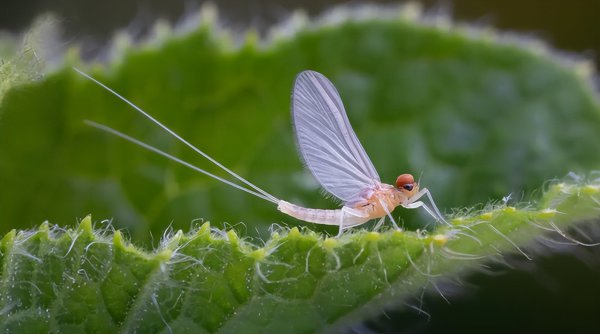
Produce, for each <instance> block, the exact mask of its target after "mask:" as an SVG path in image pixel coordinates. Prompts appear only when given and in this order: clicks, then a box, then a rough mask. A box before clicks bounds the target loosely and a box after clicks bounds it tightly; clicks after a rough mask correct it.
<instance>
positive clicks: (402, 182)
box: [396, 174, 415, 191]
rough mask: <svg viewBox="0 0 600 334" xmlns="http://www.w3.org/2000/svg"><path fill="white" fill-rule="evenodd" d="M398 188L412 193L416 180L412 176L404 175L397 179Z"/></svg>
mask: <svg viewBox="0 0 600 334" xmlns="http://www.w3.org/2000/svg"><path fill="white" fill-rule="evenodd" d="M396 187H398V188H400V189H404V190H408V191H411V190H413V188H414V187H415V178H414V177H413V176H412V175H410V174H402V175H400V176H398V178H397V179H396Z"/></svg>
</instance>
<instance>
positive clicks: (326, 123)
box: [75, 68, 446, 234]
mask: <svg viewBox="0 0 600 334" xmlns="http://www.w3.org/2000/svg"><path fill="white" fill-rule="evenodd" d="M75 71H77V72H78V73H79V74H81V75H83V76H84V77H86V78H88V79H89V80H91V81H93V82H95V83H96V84H98V85H100V86H101V87H103V88H104V89H106V90H107V91H109V92H110V93H112V94H114V95H115V96H116V97H118V98H119V99H121V100H123V101H124V102H126V103H127V104H129V105H130V106H131V107H133V108H134V109H135V110H137V111H138V112H140V113H141V114H142V115H144V116H145V117H146V118H148V119H149V120H151V121H152V122H154V123H155V124H156V125H158V126H159V127H161V128H162V129H163V130H165V131H166V132H168V133H169V134H170V135H172V136H173V137H175V138H176V139H177V140H179V141H180V142H182V143H183V144H185V145H187V146H188V147H190V148H191V149H193V150H194V151H196V152H197V153H198V154H200V155H202V156H203V157H205V158H206V159H208V160H209V161H211V162H212V163H214V164H215V165H217V166H218V167H219V168H221V169H222V170H223V171H225V172H227V173H228V174H230V175H231V176H233V177H234V178H236V179H237V180H239V181H240V182H242V183H243V184H244V185H240V184H237V183H234V182H231V181H229V180H226V179H223V178H221V177H219V176H217V175H214V174H212V173H209V172H207V171H205V170H203V169H201V168H199V167H196V166H194V165H192V164H190V163H188V162H186V161H183V160H181V159H179V158H177V157H174V156H172V155H170V154H168V153H166V152H164V151H161V150H159V149H157V148H155V147H153V146H150V145H148V144H146V143H143V142H141V141H139V140H137V139H135V138H133V137H130V136H128V135H126V134H124V133H121V132H119V131H117V130H115V129H112V128H110V127H108V126H105V125H102V124H98V123H95V122H91V121H86V123H87V124H88V125H91V126H93V127H96V128H98V129H100V130H103V131H106V132H108V133H111V134H113V135H116V136H118V137H121V138H123V139H125V140H128V141H130V142H132V143H134V144H137V145H139V146H141V147H143V148H146V149H148V150H150V151H153V152H155V153H158V154H160V155H162V156H164V157H166V158H168V159H171V160H173V161H175V162H177V163H180V164H182V165H184V166H186V167H189V168H191V169H194V170H196V171H198V172H200V173H202V174H205V175H208V176H210V177H212V178H214V179H217V180H219V181H221V182H223V183H226V184H228V185H230V186H232V187H235V188H237V189H240V190H242V191H245V192H247V193H250V194H252V195H254V196H256V197H259V198H262V199H264V200H266V201H269V202H272V203H274V204H276V205H277V209H278V210H279V211H281V212H283V213H285V214H288V215H290V216H292V217H294V218H297V219H299V220H303V221H307V222H312V223H317V224H325V225H337V226H339V233H340V234H341V233H342V231H343V230H345V229H348V228H350V227H353V226H357V225H360V224H364V223H366V222H368V221H370V220H373V219H377V218H379V222H378V223H377V225H376V228H378V227H379V226H381V224H383V222H384V220H385V217H389V218H390V220H391V222H392V224H393V225H394V227H395V228H396V229H399V227H398V225H397V224H396V221H395V220H394V218H393V217H392V214H391V212H392V211H393V210H394V209H395V208H396V207H398V206H402V207H404V208H407V209H414V208H419V207H421V208H423V209H425V211H426V212H427V213H428V214H429V215H431V216H432V217H433V218H434V219H436V220H438V221H442V222H444V223H445V222H446V221H445V220H444V218H443V217H442V214H441V213H440V211H439V210H438V208H437V206H436V205H435V203H434V201H433V198H432V197H431V194H430V193H429V190H427V188H420V187H419V183H418V182H416V181H415V179H414V178H413V176H412V175H411V174H402V175H400V176H398V178H397V179H396V184H395V186H393V185H389V184H385V183H382V182H381V180H380V178H379V175H378V174H377V171H376V170H375V167H373V164H372V163H371V160H370V159H369V157H368V156H367V153H366V152H365V150H364V149H363V147H362V145H361V144H360V142H359V141H358V138H357V137H356V134H355V133H354V131H353V130H352V127H351V126H350V122H349V121H348V117H347V116H346V112H345V110H344V106H343V104H342V100H341V98H340V95H339V94H338V92H337V90H336V89H335V87H334V86H333V84H332V83H331V82H330V81H329V80H328V79H327V78H326V77H325V76H324V75H322V74H320V73H317V72H314V71H304V72H301V73H300V74H299V75H298V76H297V77H296V81H295V84H294V89H293V94H292V121H293V123H294V128H295V132H296V142H297V145H298V149H299V151H300V155H301V156H302V159H303V160H304V163H305V164H306V166H307V167H308V170H310V172H311V173H312V175H313V176H314V177H315V178H316V179H317V181H318V182H319V183H320V184H321V186H322V187H323V188H325V190H326V191H327V192H329V193H330V194H332V195H333V196H335V197H337V198H338V199H340V200H341V201H342V202H343V206H342V208H341V209H336V210H322V209H310V208H304V207H301V206H298V205H295V204H292V203H289V202H286V201H284V200H281V199H278V198H276V197H275V196H273V195H271V194H269V193H268V192H266V191H264V190H263V189H261V188H259V187H257V186H256V185H254V184H252V183H251V182H249V181H248V180H246V179H244V178H242V177H241V176H239V175H238V174H236V173H234V172H233V171H231V170H230V169H228V168H227V167H225V166H223V165H222V164H221V163H219V162H218V161H216V160H215V159H213V158H212V157H210V156H209V155H207V154H206V153H204V152H203V151H201V150H200V149H198V148H197V147H195V146H194V145H192V144H190V143H189V142H188V141H186V140H185V139H183V138H182V137H181V136H179V135H178V134H177V133H175V132H174V131H172V130H171V129H169V128H168V127H166V126H165V125H164V124H162V123H160V122H159V121H158V120H156V119H155V118H154V117H152V116H150V115H149V114H148V113H146V112H145V111H143V110H142V109H141V108H139V107H138V106H136V105H135V104H133V103H132V102H130V101H129V100H127V99H126V98H124V97H123V96H121V95H119V94H118V93H117V92H115V91H114V90H112V89H111V88H109V87H107V86H106V85H104V84H102V83H101V82H99V81H98V80H96V79H94V78H92V77H91V76H89V75H87V74H85V73H83V72H82V71H80V70H78V69H76V68H75ZM423 196H426V197H427V199H428V200H429V203H430V205H431V207H429V206H428V205H427V204H425V203H424V202H423V201H420V200H419V199H421V198H422V197H423Z"/></svg>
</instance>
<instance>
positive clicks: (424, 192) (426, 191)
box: [402, 188, 448, 224]
mask: <svg viewBox="0 0 600 334" xmlns="http://www.w3.org/2000/svg"><path fill="white" fill-rule="evenodd" d="M424 195H427V198H428V199H429V203H430V204H431V207H432V208H433V211H432V212H430V211H431V209H430V208H429V207H428V206H426V205H425V204H422V205H423V206H424V208H426V209H425V211H427V212H428V213H429V214H430V215H431V216H432V217H433V218H435V219H436V220H441V221H442V222H444V223H445V224H448V222H447V221H446V220H445V219H444V216H442V213H441V212H440V210H439V209H438V207H437V205H435V202H434V201H433V197H431V193H430V192H429V189H427V188H423V189H421V190H419V192H418V193H416V194H415V195H414V196H412V197H411V198H410V199H409V200H408V203H407V204H405V205H402V206H403V207H405V208H408V209H412V208H418V207H420V206H422V205H418V206H414V207H410V205H411V204H414V203H417V200H418V199H419V198H421V197H423V196H424Z"/></svg>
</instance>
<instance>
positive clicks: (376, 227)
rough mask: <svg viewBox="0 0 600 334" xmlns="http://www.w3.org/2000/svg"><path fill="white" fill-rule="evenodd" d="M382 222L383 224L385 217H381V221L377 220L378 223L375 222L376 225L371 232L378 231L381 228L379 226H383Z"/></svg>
mask: <svg viewBox="0 0 600 334" xmlns="http://www.w3.org/2000/svg"><path fill="white" fill-rule="evenodd" d="M384 222H385V216H383V217H381V219H379V221H377V224H375V227H374V228H373V231H378V230H379V228H381V225H383V223H384Z"/></svg>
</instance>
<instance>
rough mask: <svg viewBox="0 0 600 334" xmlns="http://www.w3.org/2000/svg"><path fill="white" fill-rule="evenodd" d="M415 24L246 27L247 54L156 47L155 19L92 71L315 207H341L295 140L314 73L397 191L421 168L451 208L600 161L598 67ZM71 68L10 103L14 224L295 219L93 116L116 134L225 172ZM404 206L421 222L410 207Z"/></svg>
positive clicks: (7, 209) (196, 43) (404, 20)
mask: <svg viewBox="0 0 600 334" xmlns="http://www.w3.org/2000/svg"><path fill="white" fill-rule="evenodd" d="M205 13H206V11H205ZM207 15H208V14H207ZM411 15H413V14H411V12H410V11H409V10H405V11H404V12H403V14H402V13H400V12H393V13H391V14H390V15H389V16H388V17H387V18H377V19H376V18H374V17H372V18H369V17H368V16H367V17H363V18H361V19H355V20H348V21H346V22H341V23H339V24H336V25H335V26H331V25H329V24H327V23H323V24H321V25H310V26H306V27H305V28H297V29H296V31H285V30H280V33H279V36H280V37H277V33H276V32H275V33H274V35H275V37H273V39H272V40H271V41H270V42H266V43H262V42H260V43H259V42H258V41H257V40H256V39H254V38H253V37H252V34H250V35H247V36H245V37H244V38H242V40H241V44H240V45H238V46H228V45H232V44H235V43H236V41H235V40H228V39H227V35H226V34H225V33H224V32H220V31H219V30H215V29H216V27H215V25H214V24H213V23H211V22H212V21H211V19H210V18H209V17H205V18H204V19H205V20H204V23H203V24H200V25H199V27H198V28H197V29H194V30H193V31H190V32H188V33H186V34H183V35H180V36H179V37H176V38H168V39H161V38H159V37H160V36H168V35H169V34H171V32H170V30H169V28H167V27H165V26H162V25H159V26H157V29H156V36H157V37H155V38H154V39H150V40H149V41H148V42H146V43H145V44H143V45H141V46H139V47H133V46H131V47H130V46H129V45H128V44H127V42H126V40H125V42H123V39H122V40H121V41H122V42H121V44H117V45H116V46H115V47H117V49H115V50H116V51H115V53H114V54H115V55H116V56H115V60H114V65H111V66H110V68H109V70H108V71H107V70H104V71H99V70H97V71H92V74H94V75H96V76H97V77H98V78H99V79H100V80H101V81H103V82H105V83H106V84H107V85H108V86H109V87H112V88H113V89H115V90H116V91H117V92H119V93H120V94H122V95H123V96H125V97H128V98H130V99H131V100H132V101H133V102H134V103H136V104H138V105H139V106H141V107H142V108H144V109H145V110H147V111H148V112H150V113H152V114H153V115H155V116H156V117H157V118H158V119H160V120H161V121H162V122H164V123H165V124H167V125H168V126H169V127H171V128H172V129H174V130H175V131H176V132H178V133H179V134H181V135H182V136H183V137H184V138H186V139H187V140H188V141H190V142H192V143H194V144H196V145H197V146H198V147H200V148H201V149H203V150H205V152H207V153H208V154H209V155H212V156H213V157H215V158H216V159H218V160H219V161H221V162H222V163H223V164H225V165H226V166H230V167H231V168H232V169H233V170H234V171H236V172H238V173H240V174H241V175H243V176H244V177H246V178H247V179H249V180H251V181H252V182H254V183H256V184H257V185H259V186H261V187H263V188H264V189H266V190H267V191H269V192H271V193H272V194H274V195H275V196H278V197H281V198H285V199H286V200H288V201H291V202H295V203H298V204H301V205H304V206H309V207H317V208H328V207H329V208H332V207H335V203H333V202H332V201H330V200H327V199H324V198H322V196H320V194H319V192H318V187H317V185H316V183H315V182H314V181H313V180H312V179H311V177H309V176H308V175H307V173H306V172H305V171H303V168H302V165H301V163H300V161H299V158H298V156H297V153H296V149H295V148H294V141H293V130H292V127H291V125H290V119H289V96H290V89H291V86H292V83H293V79H294V76H295V75H296V74H297V73H298V72H300V71H302V70H304V69H314V70H317V71H320V72H322V73H324V74H325V75H326V76H328V77H329V78H330V79H331V80H332V81H333V82H334V84H336V86H337V88H338V89H339V91H340V94H341V96H342V99H343V100H344V102H345V104H346V106H347V110H348V115H349V118H350V121H351V122H352V124H353V127H354V129H355V131H356V132H357V135H358V137H359V138H360V140H361V141H362V143H363V145H364V147H365V149H366V151H367V152H368V153H369V156H370V157H371V159H372V160H373V162H374V164H375V166H376V168H377V169H378V171H379V173H380V175H381V177H382V180H383V181H384V182H392V181H393V180H394V179H395V177H396V176H397V175H398V174H401V173H405V172H409V173H413V174H417V175H420V174H421V173H422V183H423V185H425V186H427V187H428V188H430V189H431V191H432V192H433V194H434V195H435V197H436V199H437V201H438V204H439V205H440V207H441V208H442V209H445V210H447V211H448V210H450V208H455V207H465V206H466V207H469V206H472V205H474V204H477V203H482V202H483V203H485V202H487V201H489V200H490V199H500V198H502V197H503V196H506V195H508V194H510V193H515V194H518V195H517V196H520V194H523V193H525V194H528V193H530V192H531V191H532V190H534V189H538V188H539V187H540V185H541V184H542V183H543V182H544V181H545V180H547V179H551V178H554V177H561V176H563V175H565V174H567V173H568V172H569V171H576V172H580V171H588V170H592V169H594V168H597V166H598V158H597V155H595V154H590V152H597V151H598V149H599V148H600V131H599V130H600V129H599V124H600V122H599V120H600V114H599V113H598V104H597V101H595V100H594V98H593V95H592V93H591V91H590V90H589V88H588V87H587V83H586V80H588V79H589V75H590V73H588V72H585V71H582V70H581V69H583V70H585V69H586V67H585V66H584V65H585V64H582V65H579V63H577V62H574V63H570V62H569V61H568V60H559V59H556V58H555V59H552V58H540V56H539V54H544V53H547V51H546V50H545V49H543V48H541V47H540V46H539V45H533V44H532V47H531V49H530V50H529V49H524V48H522V47H520V46H519V45H518V44H517V43H515V42H513V41H512V40H511V38H510V37H501V36H499V35H498V36H495V35H494V34H482V33H476V32H475V31H474V30H469V29H467V28H461V27H457V28H452V27H449V26H447V25H445V24H443V23H442V24H440V25H438V26H436V24H435V20H431V23H430V24H414V19H412V18H411V17H410V16H411ZM332 17H333V15H332ZM298 20H300V21H301V20H302V19H300V18H298ZM327 20H328V19H325V21H324V22H327ZM441 21H442V20H440V22H441ZM292 22H293V21H292ZM301 25H302V24H301ZM161 29H162V30H161ZM284 33H285V34H287V35H285V37H283V36H284V35H283V34H284ZM494 41H497V42H494ZM237 43H238V44H239V43H240V40H239V39H237ZM76 62H77V61H76V60H75V61H70V62H69V63H66V64H65V66H64V67H63V69H62V70H60V71H58V72H54V73H52V74H49V75H48V76H47V78H46V79H45V80H43V81H39V82H37V83H35V84H32V85H30V86H27V87H23V88H21V89H18V90H14V91H11V92H10V94H8V95H6V97H5V99H4V103H3V105H2V109H0V113H1V115H2V122H1V123H0V127H1V128H0V142H1V143H2V158H1V164H0V175H1V177H2V183H3V187H4V189H5V190H6V191H4V192H3V193H2V197H1V198H0V213H1V215H2V216H1V218H2V221H6V222H19V224H26V225H15V226H9V225H4V226H3V228H4V230H5V231H6V230H8V229H9V228H13V227H17V226H21V227H26V226H32V225H33V224H37V223H39V222H41V221H43V220H46V219H49V220H51V221H57V222H58V221H60V222H67V223H68V222H71V223H75V218H74V217H83V216H85V215H86V214H88V213H90V212H94V213H95V215H96V217H105V218H108V219H110V218H114V223H115V226H117V227H126V228H127V229H128V230H129V231H130V232H131V233H132V234H133V235H134V237H135V238H136V239H138V240H146V241H148V238H149V233H148V231H151V232H152V233H153V234H154V235H155V236H158V235H161V234H162V231H163V230H164V229H165V227H166V226H169V225H170V226H172V227H173V228H175V229H180V228H182V229H184V230H187V229H188V228H189V226H190V224H191V222H192V221H194V220H196V219H204V220H210V221H212V222H213V224H216V225H217V226H219V225H220V224H223V223H225V222H227V223H229V224H232V225H235V226H236V228H240V229H246V230H247V231H245V232H244V234H248V235H256V231H258V232H259V235H260V234H261V233H264V231H266V229H267V228H268V226H269V225H270V224H272V223H275V222H281V221H287V222H291V223H292V224H296V223H297V222H293V221H291V219H288V218H287V217H284V216H283V215H281V214H279V213H278V212H277V211H276V210H275V208H274V207H273V206H272V205H271V204H270V203H263V202H262V201H261V200H259V199H256V198H252V197H251V196H248V195H247V194H245V193H241V192H239V191H237V190H234V189H230V188H228V187H227V186H225V185H223V184H219V183H218V182H215V181H213V180H210V179H208V178H207V177H204V176H202V175H198V174H197V173H195V172H193V171H190V170H186V169H185V168H182V167H181V166H178V165H176V164H175V163H172V162H168V161H166V160H165V159H163V158H161V157H158V156H154V155H152V154H149V153H148V152H146V151H144V150H141V149H140V148H138V147H136V146H134V145H130V144H128V143H125V142H123V141H122V140H120V139H117V138H112V137H109V136H107V135H106V134H103V133H99V132H98V131H97V130H94V129H91V128H89V127H87V126H85V125H84V124H83V120H84V119H91V120H94V121H97V122H100V123H104V124H107V125H109V126H112V127H114V128H116V129H118V130H120V131H123V132H125V133H128V134H131V135H133V136H135V137H137V138H140V139H142V140H143V141H145V142H148V143H150V144H151V145H155V146H157V147H159V148H161V149H163V150H166V151H168V152H170V153H172V154H174V155H177V156H180V157H182V158H183V159H184V160H188V161H192V162H194V163H197V164H198V165H199V166H201V167H203V168H207V169H208V170H209V171H211V172H217V173H218V171H217V170H216V169H215V168H212V166H210V165H209V163H207V162H206V161H203V159H201V158H200V157H198V156H197V155H196V154H195V153H194V152H192V151H190V150H188V149H186V148H184V147H183V146H182V145H180V144H178V143H176V142H175V141H174V140H173V139H172V138H170V137H169V136H168V135H167V134H165V133H164V132H163V131H161V130H160V129H158V128H157V127H155V126H153V125H152V124H150V123H149V122H148V121H146V120H145V119H143V118H142V117H141V116H139V115H138V114H136V113H135V112H134V111H133V110H132V109H131V108H130V107H128V106H127V105H126V104H125V103H122V102H121V101H119V100H118V99H116V98H115V97H114V96H111V95H110V94H108V93H107V92H106V91H104V90H102V89H101V88H100V87H98V86H96V85H93V84H91V83H90V82H87V81H86V80H84V79H83V78H81V77H79V76H78V75H76V73H74V72H73V71H72V70H71V69H70V67H69V65H70V64H76ZM16 175H18V176H19V177H15V176H16ZM396 214H400V215H401V216H402V219H403V220H404V222H405V223H406V224H407V225H408V226H409V227H412V228H415V227H419V226H421V225H420V223H419V224H416V223H414V221H415V213H414V212H407V211H406V210H403V211H401V212H397V213H396ZM239 222H244V223H245V226H239V225H236V224H237V223H239ZM312 227H315V226H312ZM261 231H262V232H261ZM263 235H264V234H263Z"/></svg>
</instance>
